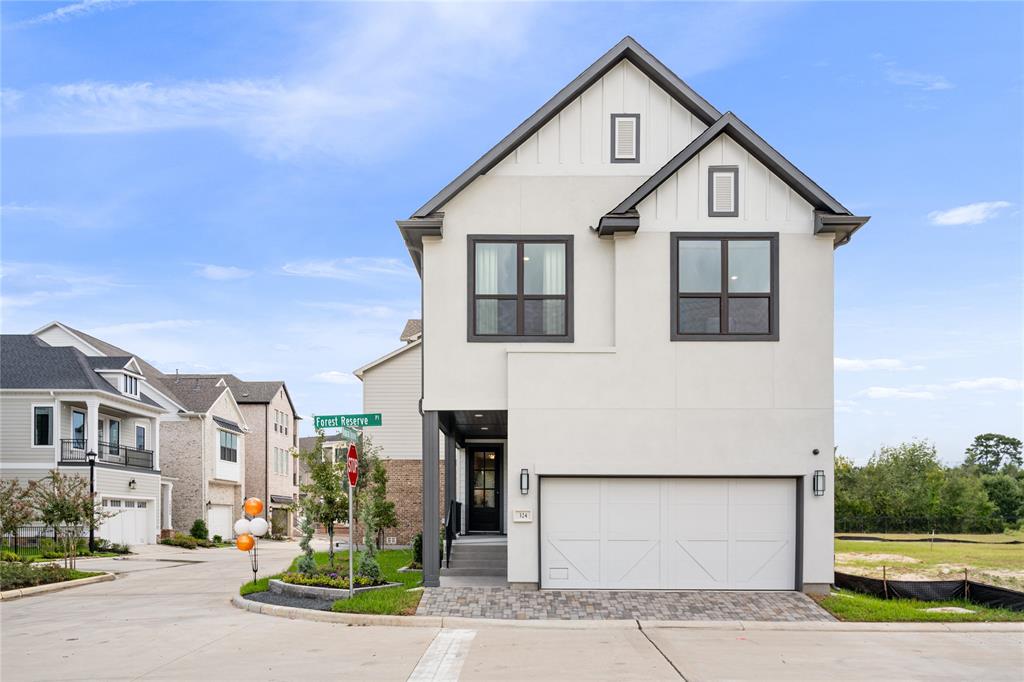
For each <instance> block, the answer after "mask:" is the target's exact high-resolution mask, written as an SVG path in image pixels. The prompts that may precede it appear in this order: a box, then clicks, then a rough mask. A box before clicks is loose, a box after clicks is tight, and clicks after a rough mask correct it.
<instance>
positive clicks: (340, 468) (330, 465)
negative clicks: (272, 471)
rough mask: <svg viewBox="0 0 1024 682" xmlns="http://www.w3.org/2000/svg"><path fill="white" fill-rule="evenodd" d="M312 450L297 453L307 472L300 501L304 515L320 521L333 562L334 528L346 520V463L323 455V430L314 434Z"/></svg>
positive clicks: (329, 557)
mask: <svg viewBox="0 0 1024 682" xmlns="http://www.w3.org/2000/svg"><path fill="white" fill-rule="evenodd" d="M316 436H317V437H316V442H315V443H314V445H313V449H312V450H309V451H301V452H299V458H300V459H301V460H302V461H303V462H305V464H306V468H307V469H308V471H309V481H310V482H309V483H305V484H303V485H302V486H300V488H299V490H300V492H301V493H302V495H301V502H300V504H299V506H300V508H301V510H302V515H303V517H304V518H308V519H310V520H311V521H312V522H313V523H316V524H320V525H322V526H323V527H324V530H326V531H327V540H328V543H329V545H328V548H327V552H328V559H329V562H330V565H331V566H333V565H334V528H335V525H336V524H338V523H344V522H346V521H348V493H347V490H346V487H347V483H343V482H342V481H343V479H345V476H346V472H345V462H344V461H342V462H335V461H333V460H331V459H330V458H327V457H324V447H323V446H324V432H323V431H322V430H320V431H317V433H316Z"/></svg>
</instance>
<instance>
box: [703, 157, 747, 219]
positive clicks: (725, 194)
mask: <svg viewBox="0 0 1024 682" xmlns="http://www.w3.org/2000/svg"><path fill="white" fill-rule="evenodd" d="M739 201H740V169H739V167H738V166H711V167H709V168H708V216H709V217H711V218H736V217H738V216H739V214H740V208H739V206H740V204H739Z"/></svg>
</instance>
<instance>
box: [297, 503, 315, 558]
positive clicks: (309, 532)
mask: <svg viewBox="0 0 1024 682" xmlns="http://www.w3.org/2000/svg"><path fill="white" fill-rule="evenodd" d="M300 508H302V513H301V515H302V523H301V525H300V526H299V527H300V529H301V530H302V539H301V540H299V549H301V550H302V556H301V557H299V561H298V563H297V565H296V568H297V569H298V570H299V573H304V574H305V575H312V574H313V573H316V559H315V558H313V548H312V547H311V546H310V544H309V543H310V541H311V540H312V539H313V533H314V531H315V530H316V526H315V525H314V524H313V519H312V517H311V516H310V515H309V514H307V513H306V511H305V509H304V508H303V507H302V505H301V504H300Z"/></svg>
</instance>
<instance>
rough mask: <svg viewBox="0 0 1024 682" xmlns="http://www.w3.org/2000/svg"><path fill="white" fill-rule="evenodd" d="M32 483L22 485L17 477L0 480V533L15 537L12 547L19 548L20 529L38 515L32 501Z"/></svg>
mask: <svg viewBox="0 0 1024 682" xmlns="http://www.w3.org/2000/svg"><path fill="white" fill-rule="evenodd" d="M32 485H33V484H32V483H29V484H28V486H22V485H21V483H19V482H18V479H16V478H10V479H7V480H4V481H0V533H2V534H3V535H5V536H6V535H10V536H11V537H12V538H13V542H12V544H11V548H12V549H14V550H15V551H17V549H18V529H19V528H21V527H22V526H24V525H25V524H27V523H29V522H30V521H31V520H32V519H33V518H34V517H35V515H36V512H35V510H34V509H33V508H32V503H31V501H30V490H31V488H32Z"/></svg>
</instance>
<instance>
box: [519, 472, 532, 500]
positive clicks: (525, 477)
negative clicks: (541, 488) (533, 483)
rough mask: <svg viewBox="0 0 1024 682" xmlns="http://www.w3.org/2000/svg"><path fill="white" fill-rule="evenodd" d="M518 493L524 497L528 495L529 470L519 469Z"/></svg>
mask: <svg viewBox="0 0 1024 682" xmlns="http://www.w3.org/2000/svg"><path fill="white" fill-rule="evenodd" d="M519 492H521V493H522V494H524V495H529V494H530V470H529V469H520V470H519Z"/></svg>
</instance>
